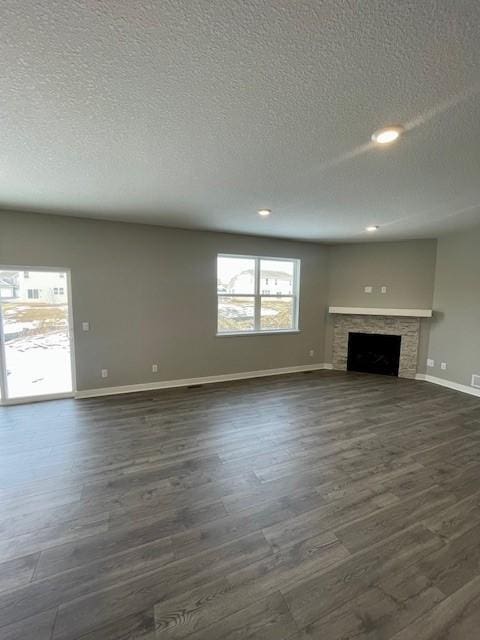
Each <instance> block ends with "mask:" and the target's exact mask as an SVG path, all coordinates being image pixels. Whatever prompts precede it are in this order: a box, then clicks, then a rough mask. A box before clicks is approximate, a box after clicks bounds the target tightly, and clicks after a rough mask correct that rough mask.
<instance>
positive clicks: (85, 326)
mask: <svg viewBox="0 0 480 640" xmlns="http://www.w3.org/2000/svg"><path fill="white" fill-rule="evenodd" d="M82 329H83V331H90V323H89V322H82Z"/></svg>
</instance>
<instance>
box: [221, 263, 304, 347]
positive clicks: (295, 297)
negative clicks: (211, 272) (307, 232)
mask: <svg viewBox="0 0 480 640" xmlns="http://www.w3.org/2000/svg"><path fill="white" fill-rule="evenodd" d="M219 258H238V259H240V260H253V261H254V265H255V267H254V290H253V293H238V294H237V293H228V292H221V293H219V291H218V259H219ZM262 260H270V261H274V262H291V263H293V280H292V293H291V294H290V295H289V294H285V295H276V294H265V295H263V294H262V293H261V291H260V281H261V273H260V272H261V261H262ZM301 262H302V261H301V259H300V258H282V257H281V258H275V257H272V256H251V255H250V256H249V255H243V254H235V253H217V285H216V286H217V332H216V336H217V337H219V336H228V335H235V336H236V335H265V334H267V333H294V332H297V331H300V327H299V313H300V311H299V307H300V266H301ZM221 297H224V298H241V297H244V298H253V305H254V317H253V326H254V328H253V329H249V330H246V331H238V332H237V331H232V332H228V331H225V332H222V331H219V330H218V299H219V298H221ZM262 298H272V299H275V298H291V299H292V302H293V313H292V323H293V324H294V326H292V327H290V328H289V329H280V330H278V331H275V330H273V331H270V330H265V331H263V330H262V329H261V328H260V325H261V300H262Z"/></svg>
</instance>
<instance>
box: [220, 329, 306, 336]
mask: <svg viewBox="0 0 480 640" xmlns="http://www.w3.org/2000/svg"><path fill="white" fill-rule="evenodd" d="M285 333H301V329H276V330H275V329H272V330H267V329H265V330H264V331H229V332H227V331H222V333H216V334H215V337H217V338H231V337H232V336H271V335H277V334H280V335H283V334H285Z"/></svg>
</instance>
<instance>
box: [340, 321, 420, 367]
mask: <svg viewBox="0 0 480 640" xmlns="http://www.w3.org/2000/svg"><path fill="white" fill-rule="evenodd" d="M333 313H334V312H333ZM333 318H334V320H333V362H332V364H333V368H334V369H339V370H341V371H346V369H347V352H348V334H349V332H351V331H352V332H358V333H383V334H389V335H392V334H393V335H399V336H401V338H402V340H401V344H400V366H399V370H398V376H399V377H400V378H415V375H416V373H417V360H418V340H419V333H420V320H419V318H418V317H405V316H400V317H399V316H389V315H385V316H382V315H376V314H375V315H361V314H356V313H352V314H345V313H341V314H337V313H334V315H333Z"/></svg>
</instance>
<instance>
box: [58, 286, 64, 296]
mask: <svg viewBox="0 0 480 640" xmlns="http://www.w3.org/2000/svg"><path fill="white" fill-rule="evenodd" d="M58 293H59V294H60V295H61V296H63V295H64V294H65V289H64V288H63V287H60V288H59V290H58Z"/></svg>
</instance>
